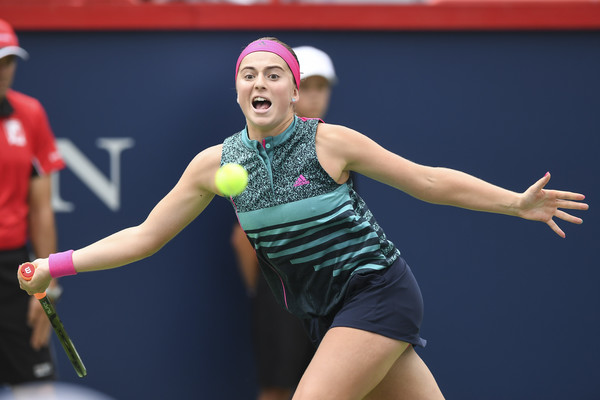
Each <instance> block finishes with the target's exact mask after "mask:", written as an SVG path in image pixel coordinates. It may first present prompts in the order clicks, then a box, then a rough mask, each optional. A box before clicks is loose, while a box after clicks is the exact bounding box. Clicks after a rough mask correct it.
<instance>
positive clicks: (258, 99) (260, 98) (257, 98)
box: [254, 97, 268, 101]
mask: <svg viewBox="0 0 600 400" xmlns="http://www.w3.org/2000/svg"><path fill="white" fill-rule="evenodd" d="M254 101H268V100H267V99H265V98H264V97H255V98H254Z"/></svg>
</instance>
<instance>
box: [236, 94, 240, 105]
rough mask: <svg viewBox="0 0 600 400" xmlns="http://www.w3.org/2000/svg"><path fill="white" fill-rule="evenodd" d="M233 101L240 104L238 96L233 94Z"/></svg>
mask: <svg viewBox="0 0 600 400" xmlns="http://www.w3.org/2000/svg"><path fill="white" fill-rule="evenodd" d="M235 102H236V103H238V104H240V96H235Z"/></svg>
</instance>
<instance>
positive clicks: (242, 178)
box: [215, 164, 248, 196]
mask: <svg viewBox="0 0 600 400" xmlns="http://www.w3.org/2000/svg"><path fill="white" fill-rule="evenodd" d="M215 185H217V189H219V191H220V192H221V193H223V194H224V195H225V196H237V195H238V194H240V193H242V192H243V191H244V189H246V186H247V185H248V172H247V171H246V170H245V169H244V167H242V166H241V165H239V164H225V165H223V166H222V167H221V168H219V169H218V170H217V173H216V174H215Z"/></svg>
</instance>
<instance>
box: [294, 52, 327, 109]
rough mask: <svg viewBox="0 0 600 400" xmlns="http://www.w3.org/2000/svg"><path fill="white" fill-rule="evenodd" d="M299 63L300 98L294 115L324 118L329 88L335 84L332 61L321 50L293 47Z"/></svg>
mask: <svg viewBox="0 0 600 400" xmlns="http://www.w3.org/2000/svg"><path fill="white" fill-rule="evenodd" d="M294 53H296V56H297V57H298V61H299V63H300V78H301V80H300V97H299V99H298V101H297V102H296V114H297V115H299V116H300V117H306V118H324V116H325V114H326V113H327V110H328V108H329V102H330V99H331V87H332V86H333V85H335V84H336V83H337V76H336V74H335V68H334V67H333V61H331V58H330V57H329V56H328V55H327V53H325V52H324V51H323V50H319V49H317V48H315V47H312V46H300V47H294Z"/></svg>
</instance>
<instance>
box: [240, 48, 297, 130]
mask: <svg viewBox="0 0 600 400" xmlns="http://www.w3.org/2000/svg"><path fill="white" fill-rule="evenodd" d="M236 90H237V96H238V103H239V105H240V108H241V109H242V112H243V113H244V115H245V116H246V120H247V123H248V127H249V128H251V127H252V128H256V129H259V130H261V131H263V132H266V131H271V130H278V129H279V128H280V126H281V125H282V124H285V125H286V126H283V129H285V128H286V127H287V124H288V123H289V119H290V117H291V116H293V113H294V111H293V107H292V104H293V100H292V99H294V101H295V100H297V99H298V89H297V88H296V85H295V84H294V78H293V75H292V72H291V71H290V68H289V67H288V65H287V64H286V63H285V61H283V59H282V58H281V57H279V56H278V55H276V54H273V53H269V52H264V51H259V52H255V53H250V54H248V55H247V56H246V57H244V59H243V60H242V62H241V63H240V67H239V71H238V75H237V78H236ZM281 132H283V130H282V131H281ZM277 133H280V132H275V133H274V134H277Z"/></svg>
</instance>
